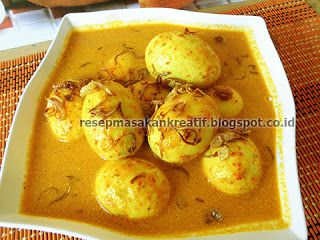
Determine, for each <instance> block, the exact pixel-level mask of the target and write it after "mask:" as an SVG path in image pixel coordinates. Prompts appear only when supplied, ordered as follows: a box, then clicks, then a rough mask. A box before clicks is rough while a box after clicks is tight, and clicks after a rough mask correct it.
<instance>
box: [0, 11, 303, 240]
mask: <svg viewBox="0 0 320 240" xmlns="http://www.w3.org/2000/svg"><path fill="white" fill-rule="evenodd" d="M115 20H121V21H123V22H125V23H126V22H132V21H157V22H159V21H160V22H169V23H177V24H183V25H186V26H188V25H194V24H200V25H212V24H221V25H231V26H241V27H247V28H251V29H252V33H253V37H254V40H255V41H256V43H257V47H258V50H259V52H260V54H261V56H262V58H263V59H264V61H265V64H266V66H267V69H268V71H269V73H270V75H271V78H272V79H273V85H274V86H275V88H276V92H277V93H279V94H278V97H277V99H275V101H277V104H279V105H280V107H281V109H282V111H281V116H278V117H280V118H288V119H289V118H291V117H295V107H294V101H293V97H292V93H291V90H290V86H289V82H288V80H287V77H286V74H285V72H284V69H283V67H282V64H281V61H280V58H279V56H278V54H277V52H276V49H275V47H274V45H273V43H272V41H271V38H270V36H269V34H268V31H267V28H266V24H265V22H264V21H263V19H262V18H260V17H252V16H227V15H215V14H206V13H195V12H187V11H179V10H172V9H131V10H115V11H103V12H95V13H77V14H68V15H67V16H65V17H64V19H63V21H62V24H61V25H60V28H59V31H58V34H57V36H56V38H55V40H54V41H53V42H52V44H51V46H50V48H49V50H48V52H47V55H46V57H45V58H44V60H43V61H42V62H41V64H40V66H39V68H38V69H37V71H36V73H35V74H34V75H33V77H32V79H31V80H30V82H29V83H28V86H27V87H26V89H25V91H24V93H23V95H22V98H21V100H20V103H19V105H18V109H17V111H16V114H15V117H14V121H13V124H12V127H11V131H10V134H9V139H8V141H7V147H6V151H5V155H4V162H3V168H2V173H1V182H0V196H1V197H0V225H1V226H7V227H20V228H30V229H39V230H43V231H50V232H58V233H63V234H67V235H73V236H77V237H81V238H84V239H114V240H116V239H117V240H120V239H129V237H127V236H123V235H119V234H118V233H114V232H110V231H109V230H106V229H102V228H98V227H94V226H91V225H88V224H84V223H80V222H74V221H68V220H61V219H53V218H45V217H33V216H26V215H23V214H20V213H19V206H20V197H21V195H22V192H23V182H24V176H25V173H26V161H27V157H26V156H27V150H28V142H29V139H30V136H31V133H32V126H33V122H34V119H35V117H36V110H37V105H38V102H39V101H40V96H41V92H42V91H43V90H44V88H45V86H46V83H47V81H48V80H49V77H48V76H49V74H50V72H51V71H52V66H54V64H55V62H56V60H57V58H58V57H59V55H60V54H61V52H62V50H63V44H64V42H65V39H66V36H67V34H68V33H69V32H70V31H71V30H72V29H73V28H76V27H79V26H83V25H90V24H104V23H106V22H107V21H108V22H112V21H115ZM105 26H106V27H107V25H105ZM279 131H282V136H283V138H282V140H281V144H278V147H277V148H278V149H277V163H278V166H279V168H280V166H281V169H283V171H282V173H284V175H283V176H284V178H283V179H284V184H281V185H283V186H281V191H284V190H285V189H286V191H285V196H284V197H285V198H287V200H288V201H287V202H288V207H289V210H288V211H287V212H289V219H290V224H289V227H288V228H287V229H283V230H275V231H270V230H269V231H256V232H242V233H235V234H229V235H219V236H206V237H204V236H202V237H201V239H210V240H226V239H228V240H235V239H237V240H250V239H251V240H257V239H259V240H270V239H273V240H277V239H278V240H305V239H307V230H306V222H305V216H304V212H303V206H302V201H301V195H300V188H299V182H298V174H297V163H296V152H295V128H283V129H281V130H279ZM279 174H280V173H279ZM283 187H284V188H283ZM188 239H197V237H190V238H188Z"/></svg>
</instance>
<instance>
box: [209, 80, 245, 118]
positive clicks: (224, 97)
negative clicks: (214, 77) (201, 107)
mask: <svg viewBox="0 0 320 240" xmlns="http://www.w3.org/2000/svg"><path fill="white" fill-rule="evenodd" d="M206 94H208V95H209V96H211V97H213V99H214V101H215V102H216V103H217V106H218V109H219V111H220V113H221V115H222V116H223V117H226V118H232V117H235V116H237V115H238V114H239V113H240V112H241V111H242V109H243V100H242V97H241V95H240V93H239V92H238V91H237V90H235V89H233V88H231V87H229V86H224V85H217V86H215V87H213V88H210V89H208V90H206Z"/></svg>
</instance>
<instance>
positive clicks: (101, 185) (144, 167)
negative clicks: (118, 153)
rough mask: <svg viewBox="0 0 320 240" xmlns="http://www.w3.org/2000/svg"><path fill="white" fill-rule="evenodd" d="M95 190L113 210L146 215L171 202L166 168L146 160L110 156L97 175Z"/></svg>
mask: <svg viewBox="0 0 320 240" xmlns="http://www.w3.org/2000/svg"><path fill="white" fill-rule="evenodd" d="M95 194H96V198H97V200H98V201H99V203H100V205H101V206H102V207H103V208H104V209H105V210H106V211H107V212H109V213H110V214H113V215H120V216H126V217H128V218H136V219H137V218H146V217H151V216H154V215H157V214H158V213H159V212H160V211H161V210H163V209H164V207H165V206H166V205H167V204H168V202H169V198H170V184H169V181H168V180H167V178H166V176H165V175H164V174H163V173H162V171H161V170H160V169H159V168H157V167H156V166H155V165H153V164H152V163H150V162H148V161H146V160H142V159H139V158H126V159H119V160H110V161H106V163H105V164H104V166H103V167H102V168H101V169H100V171H99V173H98V175H97V177H96V181H95Z"/></svg>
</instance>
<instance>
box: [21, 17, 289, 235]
mask: <svg viewBox="0 0 320 240" xmlns="http://www.w3.org/2000/svg"><path fill="white" fill-rule="evenodd" d="M184 28H185V27H183V26H177V25H168V24H150V23H149V24H148V25H144V24H134V25H130V26H120V27H115V28H110V29H85V30H81V31H74V32H72V34H71V35H70V38H69V40H68V42H67V43H66V47H65V50H64V53H63V55H62V57H61V59H60V60H59V62H58V64H57V66H56V67H55V70H54V72H53V74H52V75H51V76H52V77H51V83H50V86H48V87H47V90H46V92H44V93H43V98H42V99H43V101H42V102H41V103H40V104H39V109H38V118H37V120H36V122H35V125H34V135H33V138H32V141H31V144H30V155H29V165H28V174H27V176H26V181H25V191H24V195H23V200H22V204H21V212H22V213H24V214H30V215H38V216H47V217H54V218H65V219H72V220H76V221H81V222H86V223H89V224H93V225H97V226H101V227H105V228H107V229H111V230H115V231H120V232H123V233H125V234H130V235H131V234H133V235H141V236H151V235H152V236H167V235H171V236H182V235H190V234H194V233H197V234H207V233H221V232H222V233H225V232H232V231H236V226H240V225H241V226H242V227H240V228H238V230H254V229H278V228H283V227H284V226H285V223H284V221H282V214H281V204H280V197H279V189H278V180H277V170H276V161H275V159H274V155H275V154H274V150H275V139H276V135H275V134H276V131H275V129H272V128H264V129H263V128H260V129H253V130H252V132H251V134H250V137H251V139H253V141H254V142H255V144H256V145H257V147H258V149H259V151H260V153H261V156H262V164H263V176H262V179H261V182H260V184H259V185H258V187H257V188H256V189H255V190H254V191H253V192H251V193H249V194H245V195H242V196H238V197H235V196H228V195H226V194H223V193H221V192H218V191H217V190H215V189H214V187H213V186H212V185H211V184H210V183H208V181H207V180H206V178H205V176H204V174H203V172H202V169H201V163H200V161H199V160H198V159H195V160H192V161H190V162H187V163H184V164H182V165H181V166H182V167H183V168H184V169H186V170H187V172H188V174H189V176H188V174H186V173H185V172H183V171H180V170H178V169H176V168H175V167H174V166H171V165H168V164H166V163H165V162H162V161H160V160H158V159H156V158H155V157H154V156H153V154H152V152H151V150H150V148H149V146H148V144H147V142H146V141H145V143H144V145H143V147H142V148H141V149H140V150H139V152H138V154H136V156H137V157H141V158H143V159H146V160H149V161H151V162H153V163H155V164H156V165H157V166H158V167H159V168H160V169H162V170H163V172H164V173H165V174H166V175H167V177H168V179H169V181H170V183H171V187H172V194H171V200H170V203H169V206H168V208H167V209H165V210H164V211H163V212H161V214H160V215H159V216H156V217H152V218H148V219H143V220H128V219H126V218H123V217H117V216H112V215H109V214H108V213H106V212H105V211H104V210H103V209H102V208H101V207H100V205H99V203H98V202H97V200H96V198H95V194H94V183H95V177H96V173H97V171H98V170H99V169H100V168H101V167H102V166H103V164H104V160H102V159H101V158H99V156H98V155H97V154H96V153H95V152H94V151H93V150H92V149H91V148H90V147H89V145H88V144H87V142H86V139H85V137H84V136H83V138H82V139H81V140H78V141H75V142H71V143H63V142H59V141H58V140H56V138H55V137H54V136H53V134H52V133H51V130H50V127H49V125H48V123H47V122H46V119H45V117H44V114H43V111H44V109H45V104H46V102H45V97H46V96H48V95H49V94H50V91H51V90H52V88H51V86H52V84H54V83H57V82H61V81H65V80H68V79H75V78H92V77H94V76H96V74H97V72H98V71H99V70H100V69H101V68H103V67H104V65H105V64H106V62H107V61H108V60H109V58H111V57H112V56H113V55H114V54H115V53H117V52H119V51H121V50H122V49H123V47H124V45H125V46H130V47H132V48H134V49H135V51H136V52H138V53H139V54H141V55H143V54H144V50H145V48H146V46H147V44H148V43H149V41H150V40H151V39H152V38H153V37H154V36H155V35H157V34H159V33H161V32H165V31H170V30H180V31H184ZM189 30H192V31H195V32H197V33H196V34H197V35H198V36H200V37H201V38H202V39H204V40H206V41H207V42H208V43H209V44H210V46H211V47H212V48H213V49H214V50H215V52H216V53H217V54H218V56H219V57H220V59H221V63H222V75H221V77H220V79H219V80H218V83H221V84H225V85H228V86H231V87H233V88H235V89H236V90H238V91H239V92H240V94H241V95H242V97H243V101H244V109H243V110H242V112H241V113H240V115H239V116H238V117H239V118H257V117H261V118H263V119H273V118H275V112H274V107H273V103H272V102H271V101H268V96H269V92H268V90H267V88H266V86H265V82H264V79H263V77H262V76H261V73H260V70H259V67H258V66H257V61H256V59H255V56H254V55H253V52H252V50H251V49H250V46H249V45H250V41H249V38H248V35H247V34H246V33H245V32H242V31H240V30H239V31H236V30H228V29H219V30H213V29H202V28H195V27H190V28H189ZM221 37H222V38H221ZM221 39H223V41H221ZM67 176H69V177H67ZM70 178H73V181H72V187H71V188H70V189H68V186H69V185H68V179H70ZM68 190H70V193H69V194H68V195H67V196H66V197H61V199H58V201H54V200H55V199H57V192H58V191H60V192H61V191H62V192H63V191H68ZM210 209H217V210H218V211H219V212H220V213H221V214H223V216H224V219H223V221H222V222H213V223H210V224H208V223H206V222H205V215H206V213H207V212H208V210H210ZM261 222H264V224H260V223H261ZM267 222H268V223H267ZM254 223H256V225H255V224H254ZM271 223H273V224H271Z"/></svg>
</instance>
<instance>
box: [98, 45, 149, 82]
mask: <svg viewBox="0 0 320 240" xmlns="http://www.w3.org/2000/svg"><path fill="white" fill-rule="evenodd" d="M100 75H101V76H102V77H104V78H105V79H111V80H116V81H118V82H120V83H122V84H123V85H130V84H133V83H135V82H137V81H140V80H143V79H144V78H145V77H146V76H147V75H148V71H147V69H146V65H145V59H144V57H143V56H140V55H139V54H137V53H136V52H135V51H134V50H133V49H131V48H125V49H123V50H122V51H120V52H118V53H117V54H116V55H115V56H113V57H112V58H111V59H110V60H109V61H108V63H107V65H106V66H105V67H104V68H103V69H102V70H101V71H100Z"/></svg>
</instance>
